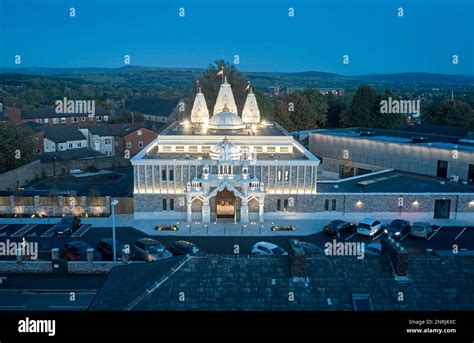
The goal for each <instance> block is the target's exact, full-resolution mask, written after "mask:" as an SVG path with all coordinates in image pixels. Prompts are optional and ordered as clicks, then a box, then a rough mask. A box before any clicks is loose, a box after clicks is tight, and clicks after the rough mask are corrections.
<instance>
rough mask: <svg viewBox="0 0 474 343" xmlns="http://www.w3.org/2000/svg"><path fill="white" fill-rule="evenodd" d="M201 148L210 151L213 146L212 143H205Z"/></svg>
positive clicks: (203, 150)
mask: <svg viewBox="0 0 474 343" xmlns="http://www.w3.org/2000/svg"><path fill="white" fill-rule="evenodd" d="M201 150H202V152H208V151H209V150H211V146H210V145H203V146H202V148H201Z"/></svg>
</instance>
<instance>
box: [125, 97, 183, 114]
mask: <svg viewBox="0 0 474 343" xmlns="http://www.w3.org/2000/svg"><path fill="white" fill-rule="evenodd" d="M179 100H180V99H179V98H158V97H140V98H136V99H131V100H127V101H126V103H125V106H126V107H127V108H128V109H129V110H130V111H132V112H138V113H142V114H149V115H154V116H160V117H168V116H170V115H171V113H172V112H173V110H174V108H175V107H176V106H177V105H178V102H179Z"/></svg>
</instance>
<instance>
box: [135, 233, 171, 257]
mask: <svg viewBox="0 0 474 343" xmlns="http://www.w3.org/2000/svg"><path fill="white" fill-rule="evenodd" d="M133 248H134V250H135V254H134V257H135V259H136V260H137V259H138V260H145V261H148V262H153V261H158V260H162V259H166V258H170V257H173V254H171V252H169V251H168V250H167V249H165V246H164V245H163V244H161V243H160V242H158V241H157V240H155V239H153V238H148V237H146V238H141V239H139V240H138V241H136V242H135V243H134V244H133Z"/></svg>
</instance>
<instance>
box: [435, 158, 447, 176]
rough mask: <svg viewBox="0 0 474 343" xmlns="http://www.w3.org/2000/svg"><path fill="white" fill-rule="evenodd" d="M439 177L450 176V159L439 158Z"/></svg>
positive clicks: (437, 170) (437, 173) (437, 171)
mask: <svg viewBox="0 0 474 343" xmlns="http://www.w3.org/2000/svg"><path fill="white" fill-rule="evenodd" d="M436 176H437V177H444V178H447V177H448V161H442V160H438V168H437V169H436Z"/></svg>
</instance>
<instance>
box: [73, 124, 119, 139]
mask: <svg viewBox="0 0 474 343" xmlns="http://www.w3.org/2000/svg"><path fill="white" fill-rule="evenodd" d="M81 129H87V130H89V132H90V133H91V134H92V135H96V136H101V137H105V136H113V134H112V130H111V128H110V127H109V125H105V124H101V125H89V126H86V127H81Z"/></svg>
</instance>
